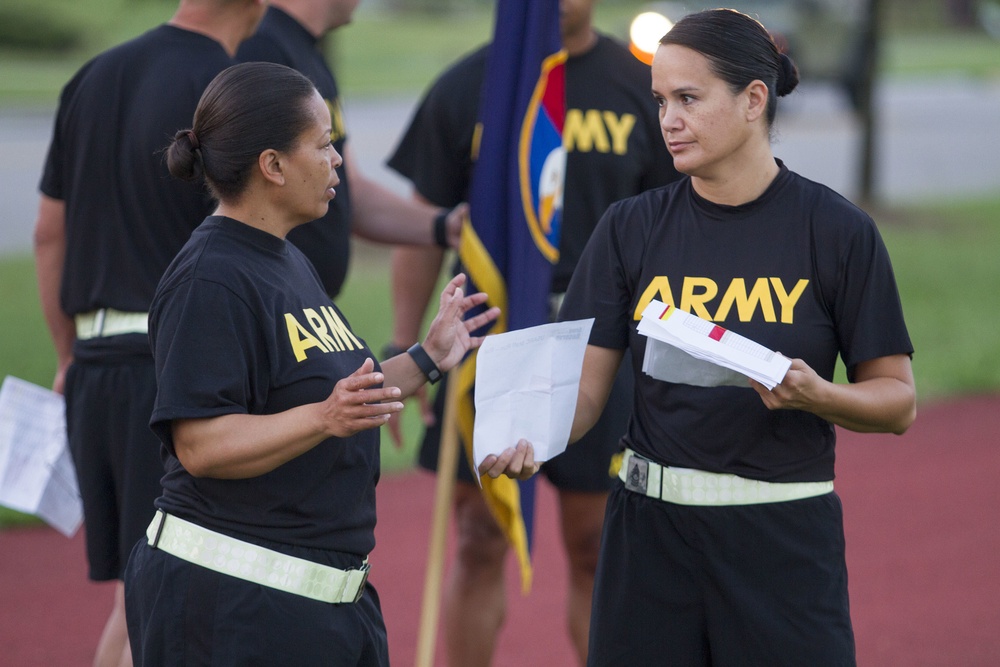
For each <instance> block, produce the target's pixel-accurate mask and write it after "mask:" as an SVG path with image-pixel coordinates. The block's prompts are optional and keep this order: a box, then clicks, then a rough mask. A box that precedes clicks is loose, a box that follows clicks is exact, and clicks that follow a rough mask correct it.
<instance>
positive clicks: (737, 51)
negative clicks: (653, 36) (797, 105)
mask: <svg viewBox="0 0 1000 667" xmlns="http://www.w3.org/2000/svg"><path fill="white" fill-rule="evenodd" d="M660 44H675V45H677V46H685V47H687V48H689V49H692V50H693V51H697V52H698V53H700V54H702V55H703V56H705V57H706V58H708V62H709V67H710V68H711V69H712V72H714V73H715V75H716V76H718V77H719V78H720V79H722V80H723V81H725V82H726V83H727V84H729V88H730V90H732V91H733V92H734V93H737V92H739V91H741V90H743V89H745V88H746V87H747V86H748V85H750V83H751V82H752V81H755V80H757V79H759V80H761V81H763V82H764V85H766V86H767V91H768V99H767V125H768V127H770V126H771V124H772V123H773V122H774V116H775V113H776V112H777V108H778V98H779V97H784V96H785V95H787V94H788V93H790V92H792V91H793V90H795V86H797V85H798V83H799V70H798V69H797V68H796V67H795V63H793V62H792V61H791V59H790V58H789V57H788V56H787V55H785V54H784V53H781V52H780V51H779V50H778V46H777V45H776V44H775V43H774V38H773V37H771V34H770V33H769V32H768V31H767V29H766V28H765V27H764V26H763V25H761V24H760V21H757V20H755V19H753V18H751V17H749V16H747V15H746V14H743V13H741V12H738V11H736V10H734V9H709V10H706V11H703V12H697V13H695V14H688V15H687V16H685V17H684V18H682V19H681V20H680V21H678V22H677V23H676V24H675V25H674V27H673V28H671V29H670V32H668V33H667V34H666V35H664V36H663V38H662V39H661V40H660Z"/></svg>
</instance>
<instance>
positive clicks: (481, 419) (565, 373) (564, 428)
mask: <svg viewBox="0 0 1000 667" xmlns="http://www.w3.org/2000/svg"><path fill="white" fill-rule="evenodd" d="M593 324H594V320H593V318H590V319H586V320H577V321H574V322H557V323H554V324H543V325H540V326H537V327H530V328H528V329H520V330H518V331H511V332H508V333H502V334H496V335H493V336H487V337H486V340H485V341H483V344H482V346H481V347H480V348H479V352H478V356H477V357H476V421H475V427H474V430H473V437H472V442H473V447H472V450H473V459H474V462H475V466H476V468H477V469H478V468H479V464H480V463H482V462H483V459H485V458H486V457H487V456H488V455H489V454H500V453H501V452H502V451H504V450H505V449H507V448H509V447H513V446H514V445H516V444H517V442H518V441H519V440H521V439H522V438H524V439H526V440H528V441H529V442H530V443H531V444H532V446H533V447H534V450H535V461H539V462H541V461H548V460H549V459H551V458H552V457H553V456H556V455H557V454H560V453H562V452H563V451H565V449H566V444H567V443H568V442H569V433H570V429H571V428H572V426H573V414H574V413H575V412H576V397H577V393H578V392H579V390H580V375H581V373H582V371H583V355H584V352H585V351H586V349H587V341H588V340H589V339H590V329H591V327H592V326H593Z"/></svg>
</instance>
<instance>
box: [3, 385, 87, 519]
mask: <svg viewBox="0 0 1000 667" xmlns="http://www.w3.org/2000/svg"><path fill="white" fill-rule="evenodd" d="M65 415H66V404H65V401H64V400H63V397H62V396H61V395H59V394H57V393H55V392H53V391H50V390H48V389H45V388H44V387H39V386H38V385H35V384H32V383H30V382H26V381H25V380H21V379H18V378H16V377H13V376H7V378H6V379H5V380H4V382H3V386H2V387H0V505H4V506H6V507H10V508H11V509H15V510H17V511H19V512H25V513H27V514H34V515H36V516H38V517H39V518H41V519H43V520H44V521H45V522H46V523H48V524H49V525H50V526H52V527H53V528H55V529H56V530H58V531H59V532H61V533H62V534H63V535H66V536H67V537H72V536H73V534H74V533H76V531H77V529H78V528H79V527H80V524H81V523H83V504H82V503H81V501H80V490H79V488H78V487H77V483H76V470H75V469H74V468H73V461H72V459H71V458H70V454H69V449H68V447H67V443H66V418H65Z"/></svg>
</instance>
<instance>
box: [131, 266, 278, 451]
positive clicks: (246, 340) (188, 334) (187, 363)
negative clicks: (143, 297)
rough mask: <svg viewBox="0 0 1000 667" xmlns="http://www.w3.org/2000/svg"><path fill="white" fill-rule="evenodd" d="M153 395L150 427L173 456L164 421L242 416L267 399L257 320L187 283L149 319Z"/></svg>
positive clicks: (239, 305) (210, 290)
mask: <svg viewBox="0 0 1000 667" xmlns="http://www.w3.org/2000/svg"><path fill="white" fill-rule="evenodd" d="M150 328H151V337H150V340H151V342H152V347H153V358H154V361H155V363H156V382H157V393H156V402H155V404H154V406H153V415H152V418H151V420H150V426H151V427H152V429H153V431H155V432H156V434H157V436H159V438H160V440H161V441H162V442H163V443H164V444H165V445H166V446H167V448H168V449H169V450H170V452H171V453H174V448H173V438H172V435H171V428H170V425H171V421H172V420H174V419H199V418H205V417H216V416H220V415H225V414H247V413H250V412H253V411H254V408H255V406H256V405H258V404H262V400H261V397H262V396H266V392H267V379H266V378H268V377H269V373H268V367H267V355H266V353H265V351H264V350H265V349H266V347H265V345H264V342H263V340H262V338H261V336H260V332H259V327H258V324H257V320H256V318H255V317H254V316H253V314H252V312H251V311H250V309H249V308H248V307H247V306H246V305H245V303H244V302H243V301H242V300H240V299H238V298H237V297H235V296H234V295H233V294H232V293H231V292H230V291H229V290H228V289H226V288H225V287H222V286H221V285H219V284H217V283H214V282H211V281H207V280H187V281H185V282H183V283H181V284H180V285H178V286H177V287H176V288H174V289H173V290H171V291H170V292H168V293H166V294H164V295H163V296H162V300H161V301H160V303H159V304H156V305H154V312H153V313H152V316H151V318H150Z"/></svg>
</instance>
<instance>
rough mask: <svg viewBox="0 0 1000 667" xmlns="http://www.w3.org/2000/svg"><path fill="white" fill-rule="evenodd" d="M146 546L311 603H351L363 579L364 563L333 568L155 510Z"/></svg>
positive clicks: (362, 583)
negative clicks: (355, 567) (341, 568)
mask: <svg viewBox="0 0 1000 667" xmlns="http://www.w3.org/2000/svg"><path fill="white" fill-rule="evenodd" d="M146 539H147V540H148V541H149V546H151V547H153V548H154V549H160V550H161V551H165V552H167V553H168V554H171V555H174V556H177V557H178V558H181V559H183V560H186V561H188V562H189V563H194V564H195V565H200V566H202V567H207V568H208V569H210V570H215V571H216V572H221V573H222V574H228V575H229V576H231V577H236V578H238V579H243V580H244V581H250V582H253V583H255V584H260V585H261V586H268V587H270V588H276V589H278V590H279V591H285V592H286V593H294V594H295V595H301V596H303V597H307V598H310V599H312V600H319V601H320V602H329V603H332V604H341V603H345V602H357V601H358V600H360V599H361V594H362V593H363V592H364V590H365V582H366V581H367V580H368V569H369V566H368V559H367V558H366V559H365V562H364V564H363V565H362V566H361V567H360V568H359V569H356V570H339V569H337V568H335V567H330V566H329V565H320V564H319V563H313V562H312V561H308V560H305V559H302V558H296V557H295V556H288V555H286V554H283V553H279V552H277V551H273V550H271V549H267V548H265V547H261V546H257V545H256V544H251V543H249V542H244V541H242V540H238V539H236V538H235V537H229V536H228V535H223V534H221V533H217V532H215V531H214V530H209V529H208V528H202V527H201V526H199V525H197V524H194V523H191V522H190V521H185V520H184V519H178V518H177V517H175V516H172V515H170V514H167V513H166V512H164V511H163V510H157V511H156V515H155V516H154V517H153V521H152V522H151V523H150V524H149V528H147V529H146Z"/></svg>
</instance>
